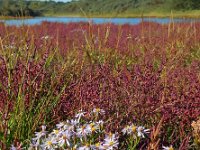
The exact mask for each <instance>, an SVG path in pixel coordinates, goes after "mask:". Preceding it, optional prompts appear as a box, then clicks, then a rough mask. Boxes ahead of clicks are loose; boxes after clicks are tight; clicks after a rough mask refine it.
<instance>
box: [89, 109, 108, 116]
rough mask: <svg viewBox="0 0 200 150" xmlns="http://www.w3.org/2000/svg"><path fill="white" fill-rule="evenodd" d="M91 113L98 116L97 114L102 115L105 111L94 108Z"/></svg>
mask: <svg viewBox="0 0 200 150" xmlns="http://www.w3.org/2000/svg"><path fill="white" fill-rule="evenodd" d="M92 113H93V114H95V115H99V114H101V115H104V114H105V111H104V110H103V109H100V108H94V109H93V110H92Z"/></svg>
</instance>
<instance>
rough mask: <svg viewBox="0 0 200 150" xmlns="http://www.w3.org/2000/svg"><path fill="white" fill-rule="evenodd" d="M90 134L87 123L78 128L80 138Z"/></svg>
mask: <svg viewBox="0 0 200 150" xmlns="http://www.w3.org/2000/svg"><path fill="white" fill-rule="evenodd" d="M88 134H89V132H88V130H87V128H86V125H85V124H84V125H82V126H81V127H79V128H78V129H77V136H78V137H79V138H82V137H86V136H87V135H88Z"/></svg>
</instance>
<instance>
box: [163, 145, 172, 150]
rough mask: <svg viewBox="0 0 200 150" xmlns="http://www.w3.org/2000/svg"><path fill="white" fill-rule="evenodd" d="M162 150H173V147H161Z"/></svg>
mask: <svg viewBox="0 0 200 150" xmlns="http://www.w3.org/2000/svg"><path fill="white" fill-rule="evenodd" d="M162 148H163V150H174V148H173V146H172V145H170V147H167V146H162Z"/></svg>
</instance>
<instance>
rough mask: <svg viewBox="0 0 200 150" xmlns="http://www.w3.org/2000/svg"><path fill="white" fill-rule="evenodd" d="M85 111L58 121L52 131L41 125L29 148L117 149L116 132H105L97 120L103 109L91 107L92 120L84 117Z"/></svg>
mask: <svg viewBox="0 0 200 150" xmlns="http://www.w3.org/2000/svg"><path fill="white" fill-rule="evenodd" d="M86 114H87V113H86V112H83V111H79V112H78V113H77V114H76V115H75V117H74V119H71V120H66V121H63V122H60V123H58V124H57V125H56V128H55V129H53V131H52V132H50V133H49V132H47V131H46V126H44V125H43V126H42V130H41V131H40V132H35V137H34V138H33V139H32V142H31V144H30V147H29V149H41V150H47V149H48V150H53V149H67V150H72V149H73V150H74V149H76V150H113V149H117V148H118V145H119V142H118V138H119V137H118V134H117V133H106V132H105V131H104V127H103V125H104V122H103V121H102V120H97V118H99V115H103V114H105V111H104V110H102V109H99V108H95V109H93V110H92V111H91V112H90V113H89V116H90V117H91V118H94V119H93V121H86V119H84V117H85V115H86Z"/></svg>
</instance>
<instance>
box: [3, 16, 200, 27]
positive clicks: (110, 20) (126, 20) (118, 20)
mask: <svg viewBox="0 0 200 150" xmlns="http://www.w3.org/2000/svg"><path fill="white" fill-rule="evenodd" d="M142 20H143V21H150V22H156V23H161V24H166V23H170V22H172V20H171V19H170V18H143V19H142V18H92V19H89V18H69V17H36V18H31V19H10V20H0V22H4V23H5V24H6V25H17V26H20V25H23V24H25V25H35V24H40V23H42V22H43V21H48V22H61V23H69V22H89V21H92V22H93V23H96V24H102V23H114V24H127V23H128V24H138V23H140V22H142ZM194 21H195V22H196V21H198V22H200V20H199V19H173V22H194Z"/></svg>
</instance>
